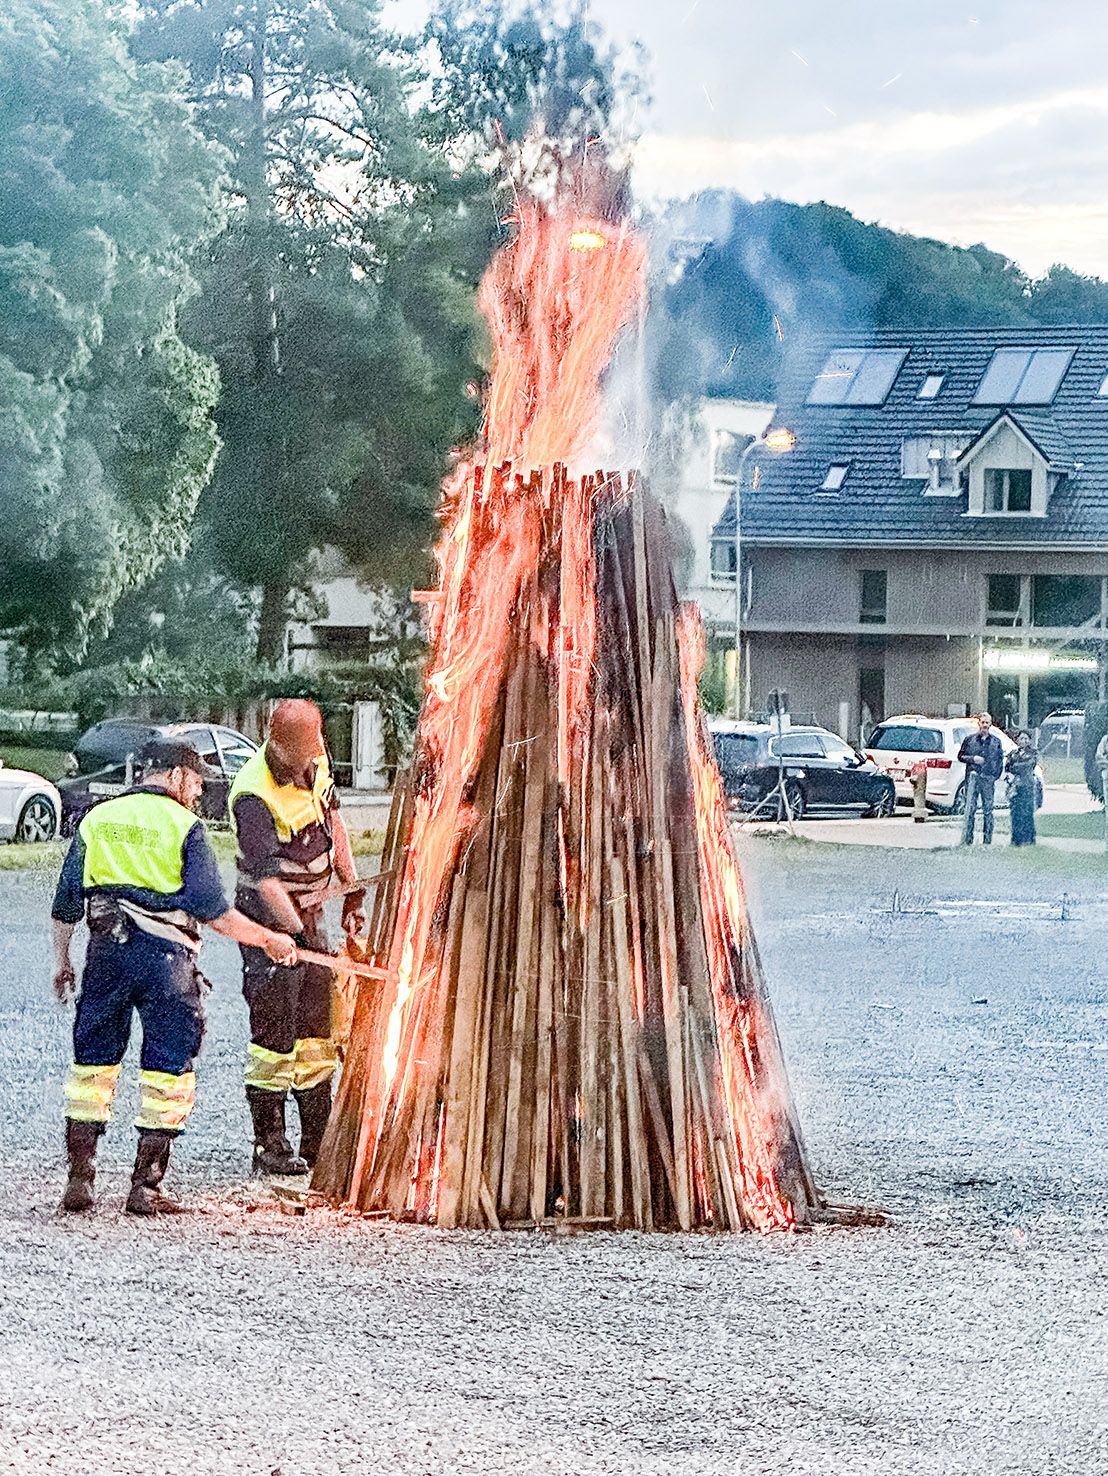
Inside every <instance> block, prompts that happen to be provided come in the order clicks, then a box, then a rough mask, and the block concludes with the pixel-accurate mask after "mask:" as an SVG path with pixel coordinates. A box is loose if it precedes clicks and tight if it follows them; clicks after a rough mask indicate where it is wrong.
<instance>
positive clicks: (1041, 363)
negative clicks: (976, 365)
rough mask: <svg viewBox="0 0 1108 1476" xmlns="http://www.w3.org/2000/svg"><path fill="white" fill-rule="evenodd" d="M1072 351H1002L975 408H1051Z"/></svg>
mask: <svg viewBox="0 0 1108 1476" xmlns="http://www.w3.org/2000/svg"><path fill="white" fill-rule="evenodd" d="M1073 355H1074V350H1073V349H1071V348H1048V349H1031V348H1002V349H997V350H996V351H995V353H994V354H993V356H992V358H991V359H990V360H989V367H988V368H987V369H986V370H985V373H984V374H983V375H982V378H981V383H980V384H979V385H978V386H977V393H976V394H975V395H974V397H973V403H974V404H975V405H1049V404H1050V403H1051V401H1052V400H1053V399H1054V396H1055V395H1056V394H1057V393H1058V386H1059V385H1060V384H1061V383H1062V376H1063V375H1064V374H1065V372H1066V370H1067V369H1068V368H1069V365H1070V360H1071V359H1072V358H1073Z"/></svg>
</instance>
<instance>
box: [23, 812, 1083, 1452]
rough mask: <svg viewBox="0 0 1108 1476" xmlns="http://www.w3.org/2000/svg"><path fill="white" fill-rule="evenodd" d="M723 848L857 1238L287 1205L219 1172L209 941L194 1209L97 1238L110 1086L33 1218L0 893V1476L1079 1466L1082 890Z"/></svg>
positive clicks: (36, 958) (39, 1125) (231, 1126)
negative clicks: (635, 1230) (299, 1209)
mask: <svg viewBox="0 0 1108 1476" xmlns="http://www.w3.org/2000/svg"><path fill="white" fill-rule="evenodd" d="M742 844H743V854H744V863H745V867H746V872H747V876H748V882H749V886H750V891H751V897H752V904H753V910H754V917H755V921H756V926H757V929H758V934H759V939H760V941H761V944H762V947H763V951H764V955H765V961H766V966H767V970H768V973H769V976H770V980H771V985H772V990H773V995H774V999H775V1003H776V1007H777V1012H778V1018H779V1023H780V1027H781V1032H782V1036H783V1038H784V1042H785V1047H786V1051H787V1054H788V1057H789V1060H790V1065H791V1070H792V1075H793V1081H794V1085H795V1088H796V1092H797V1095H798V1098H799V1103H800V1110H801V1115H802V1120H803V1122H804V1125H805V1129H806V1135H807V1139H808V1144H809V1148H810V1152H811V1155H812V1159H813V1162H814V1164H815V1166H816V1170H817V1173H818V1176H819V1177H820V1179H821V1180H822V1182H823V1183H824V1184H825V1186H826V1187H827V1188H828V1189H829V1191H830V1192H831V1193H832V1194H833V1195H835V1196H837V1197H840V1198H843V1199H851V1200H857V1201H865V1202H871V1203H880V1204H882V1205H884V1206H885V1207H886V1208H888V1209H889V1210H890V1211H891V1212H892V1213H893V1215H894V1223H893V1224H892V1225H891V1226H890V1227H889V1228H888V1229H883V1230H864V1231H858V1230H852V1231H843V1230H839V1231H827V1230H821V1231H819V1232H817V1233H815V1234H811V1235H804V1236H795V1237H771V1238H766V1239H761V1238H757V1237H754V1236H744V1237H734V1238H726V1239H725V1238H713V1237H710V1236H657V1237H644V1236H638V1235H620V1236H616V1235H589V1236H578V1237H575V1238H570V1239H564V1240H553V1239H550V1238H547V1237H545V1236H539V1235H504V1236H491V1235H479V1234H471V1233H466V1234H450V1235H447V1234H442V1233H439V1232H436V1231H434V1230H427V1229H421V1228H417V1227H401V1226H386V1225H382V1224H381V1223H379V1222H367V1221H361V1220H357V1219H351V1218H345V1217H341V1216H336V1215H333V1214H331V1213H329V1212H324V1211H318V1212H313V1213H311V1214H309V1215H307V1216H305V1217H302V1218H295V1217H289V1216H286V1215H282V1214H281V1213H280V1211H279V1210H278V1209H277V1207H276V1206H275V1205H274V1203H273V1202H272V1201H270V1200H269V1199H268V1198H267V1197H266V1195H265V1193H264V1191H262V1190H260V1189H259V1188H258V1187H257V1186H256V1185H252V1184H250V1183H249V1182H248V1181H244V1178H243V1170H244V1166H245V1164H246V1161H247V1149H248V1143H247V1132H246V1120H245V1114H244V1111H243V1109H242V1107H241V1105H240V1089H239V1081H238V1078H239V1069H240V1066H239V1063H240V1053H241V1050H242V1046H243V1043H244V1027H245V1021H244V1012H243V1008H242V1004H241V1000H240V998H239V996H238V992H237V981H236V969H235V954H234V951H233V949H231V948H229V947H227V946H225V945H224V944H223V943H222V941H221V940H214V942H213V943H209V944H207V945H206V953H207V972H208V973H209V974H210V976H211V977H212V979H213V980H214V981H215V986H216V988H215V992H214V995H213V997H212V1000H211V1004H210V1016H211V1020H210V1029H209V1035H208V1040H207V1042H206V1048H205V1054H204V1057H203V1062H202V1082H201V1093H200V1104H199V1107H198V1110H197V1114H196V1117H195V1118H194V1120H193V1125H192V1126H191V1127H190V1130H189V1132H188V1134H187V1137H186V1139H185V1140H184V1141H183V1143H182V1144H181V1148H180V1152H179V1155H178V1159H177V1162H176V1164H175V1184H176V1187H177V1188H178V1189H180V1190H182V1191H184V1192H186V1193H187V1195H188V1197H189V1198H190V1200H191V1203H192V1204H193V1205H194V1207H195V1212H194V1213H193V1214H192V1215H190V1216H188V1217H187V1219H180V1220H163V1221H160V1222H158V1223H156V1224H153V1225H146V1224H142V1223H135V1222H133V1221H130V1220H128V1219H127V1218H126V1217H124V1216H123V1215H122V1214H121V1213H120V1208H121V1203H122V1198H123V1193H124V1188H125V1183H126V1178H127V1171H128V1166H129V1159H130V1154H131V1152H132V1134H131V1130H130V1127H129V1121H130V1118H131V1116H132V1115H133V1114H132V1111H131V1108H132V1106H133V1102H134V1097H135V1071H136V1069H137V1068H136V1066H135V1063H134V1062H133V1061H131V1062H129V1063H128V1066H127V1067H126V1068H125V1071H126V1073H127V1075H126V1077H125V1086H124V1087H123V1089H122V1090H121V1098H120V1103H119V1108H120V1110H119V1111H118V1112H117V1120H116V1122H115V1123H114V1124H113V1127H112V1131H111V1134H110V1137H109V1139H108V1141H107V1144H106V1149H105V1152H104V1153H103V1159H104V1168H103V1172H102V1174H101V1189H102V1195H103V1203H102V1207H101V1209H100V1211H99V1212H98V1214H97V1215H96V1216H95V1217H94V1218H91V1219H88V1220H79V1221H76V1222H74V1220H72V1219H67V1220H63V1219H59V1218H58V1217H57V1216H56V1215H55V1213H54V1205H55V1203H56V1199H57V1195H58V1192H59V1188H60V1182H61V1167H62V1165H61V1153H60V1136H61V1133H60V1126H59V1119H60V1092H61V1083H62V1078H63V1074H64V1070H65V1066H66V1063H67V1057H68V1035H67V1032H68V1020H67V1018H66V1017H65V1016H64V1015H63V1014H62V1013H61V1012H60V1011H58V1010H57V1009H56V1008H55V1007H54V1006H53V1005H52V1004H51V1003H50V1002H49V999H48V980H49V972H50V970H49V950H48V932H47V925H46V912H47V906H48V892H49V887H48V880H47V879H46V878H42V877H33V876H29V875H20V874H14V875H13V874H4V875H0V969H2V983H0V1018H2V1022H3V1034H2V1041H3V1062H4V1069H3V1071H2V1072H0V1164H2V1165H3V1170H4V1172H3V1176H2V1178H0V1471H16V1472H35V1473H37V1472H59V1473H73V1476H77V1473H85V1472H90V1473H97V1476H99V1473H114V1472H126V1473H129V1476H136V1473H137V1476H161V1473H163V1472H164V1473H171V1472H172V1473H186V1472H187V1473H198V1476H200V1473H220V1476H222V1473H231V1472H234V1473H248V1476H255V1473H256V1476H272V1473H280V1476H330V1473H332V1472H358V1473H376V1472H399V1473H405V1476H407V1473H413V1476H416V1473H434V1476H439V1473H444V1476H445V1473H454V1472H457V1473H471V1472H472V1473H482V1476H485V1473H490V1476H491V1473H501V1472H519V1473H528V1476H529V1473H557V1476H562V1473H565V1476H569V1473H582V1476H584V1473H598V1472H612V1473H615V1472H618V1473H621V1476H627V1473H630V1476H639V1473H642V1476H648V1473H650V1476H652V1473H662V1472H666V1473H669V1472H690V1473H693V1472H695V1473H712V1476H716V1473H719V1476H723V1473H727V1476H731V1473H734V1476H763V1473H764V1476H809V1473H811V1476H816V1473H820V1476H827V1473H832V1476H839V1473H842V1476H870V1473H873V1476H931V1473H936V1476H963V1473H965V1476H970V1473H972V1476H978V1473H980V1476H986V1473H988V1476H1009V1473H1010V1476H1016V1473H1019V1476H1040V1473H1041V1476H1047V1473H1050V1476H1071V1473H1072V1476H1101V1473H1105V1472H1108V1424H1106V1416H1105V1410H1106V1408H1108V1351H1106V1343H1108V1336H1106V1335H1108V1318H1106V1305H1108V1295H1106V1293H1105V1286H1104V1250H1105V1238H1104V1224H1105V1217H1106V1211H1108V1094H1106V1092H1105V1084H1106V1078H1108V1072H1106V1070H1105V1067H1106V1064H1108V1051H1106V1044H1108V1030H1106V1025H1108V987H1106V985H1105V982H1104V967H1103V962H1102V960H1103V954H1104V940H1105V936H1106V929H1108V875H1106V873H1105V872H1104V869H1103V866H1102V863H1101V862H1100V861H1099V860H1095V861H1094V860H1093V859H1091V858H1079V861H1080V864H1079V865H1078V864H1077V863H1074V867H1073V869H1072V870H1071V869H1064V868H1063V867H1062V866H1061V865H1060V864H1059V858H1058V857H1054V858H1053V864H1048V863H1047V862H1046V861H1045V860H1044V858H1043V857H1042V856H1041V855H1040V856H1033V857H1021V856H1019V855H1016V854H1013V853H1012V852H1011V851H1009V850H1008V849H1007V848H1003V849H1001V848H997V849H996V850H994V852H993V853H992V854H983V853H981V852H980V851H977V852H974V853H973V854H972V855H963V854H960V853H959V854H956V855H946V854H928V853H915V852H898V853H889V852H882V851H870V850H863V849H861V848H851V849H850V850H846V849H839V848H837V847H826V846H814V845H806V844H804V843H803V842H801V843H795V842H784V841H781V842H772V841H759V840H752V839H747V840H744V841H743V843H742ZM894 888H895V889H897V890H898V891H899V904H898V905H899V906H900V907H901V908H903V909H907V910H906V911H899V912H893V911H891V910H890V908H891V904H892V900H893V891H894ZM1063 893H1066V899H1065V905H1064V909H1063ZM1063 911H1064V920H1063ZM978 1000H983V1001H986V1002H985V1003H975V1001H978Z"/></svg>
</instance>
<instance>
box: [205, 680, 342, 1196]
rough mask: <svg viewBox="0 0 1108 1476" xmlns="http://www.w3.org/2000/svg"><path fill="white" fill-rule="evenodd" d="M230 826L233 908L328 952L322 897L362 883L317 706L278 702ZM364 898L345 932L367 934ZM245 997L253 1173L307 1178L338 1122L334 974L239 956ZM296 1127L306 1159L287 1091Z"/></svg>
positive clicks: (261, 956) (233, 800)
mask: <svg viewBox="0 0 1108 1476" xmlns="http://www.w3.org/2000/svg"><path fill="white" fill-rule="evenodd" d="M230 811H231V823H232V825H233V826H234V830H235V835H236V837H237V840H238V869H239V871H238V890H237V893H236V898H235V900H236V904H237V906H238V907H239V908H240V909H241V911H243V912H244V913H245V914H246V915H247V916H248V917H251V918H254V919H255V920H256V921H257V922H259V923H263V924H265V925H266V926H267V927H273V928H279V929H280V930H282V931H283V932H288V933H291V934H292V935H293V936H294V938H295V939H296V941H297V942H298V943H299V945H300V946H301V947H303V948H312V949H316V950H322V951H326V949H327V940H326V937H325V935H324V931H323V918H322V907H321V905H320V904H319V902H318V901H317V900H315V899H317V898H319V897H320V895H321V894H322V893H324V892H326V891H328V890H329V889H330V888H331V887H332V886H333V885H334V884H335V882H336V880H337V882H338V883H341V884H343V885H346V886H352V884H353V883H354V882H355V879H356V877H355V870H354V858H353V854H352V852H351V849H350V838H349V836H348V834H347V831H346V826H345V824H344V822H343V819H342V816H341V815H340V814H339V809H338V798H337V796H336V794H335V786H334V782H333V780H332V777H331V765H330V761H329V759H328V756H327V750H326V745H325V742H324V737H323V720H322V718H321V716H320V712H319V708H318V707H316V705H315V704H314V703H313V702H306V701H303V700H299V699H289V700H286V701H284V702H281V703H279V704H278V706H277V708H276V709H275V711H274V713H273V717H272V719H271V721H270V726H269V733H268V737H267V740H266V743H265V745H264V746H263V747H262V748H261V749H259V751H258V752H257V753H256V754H254V756H253V757H252V758H251V759H249V760H248V761H247V763H246V764H244V766H243V767H242V769H241V770H240V771H239V773H238V774H237V775H236V777H235V782H234V784H233V785H232V786H231V796H230ZM363 897H364V892H354V891H352V892H350V893H349V894H348V895H347V897H346V899H345V904H344V907H343V927H344V928H345V930H346V932H347V933H348V934H350V935H351V936H353V935H354V934H356V933H357V932H359V931H360V930H361V928H362V926H363V923H364V918H363V915H362V901H363ZM242 962H243V994H244V995H245V997H246V1002H247V1005H248V1007H249V1010H250V1044H249V1046H248V1048H247V1054H246V1070H245V1073H244V1076H245V1085H246V1099H247V1102H248V1103H249V1106H250V1116H251V1121H252V1123H253V1128H254V1171H255V1172H256V1173H265V1174H305V1173H307V1172H308V1171H309V1170H310V1169H311V1168H312V1167H313V1165H314V1164H315V1160H316V1156H317V1154H318V1153H319V1145H320V1141H321V1140H322V1137H323V1131H324V1129H325V1128H326V1126H327V1119H328V1116H329V1115H330V1112H331V1083H332V1078H333V1077H334V1074H335V1067H336V1065H337V1063H338V1056H337V1052H336V1049H335V1045H334V1041H333V1040H332V1036H331V982H332V976H331V972H330V970H329V969H326V968H321V967H319V965H316V964H305V963H298V964H296V965H295V966H294V967H291V968H289V967H287V966H285V965H282V964H278V963H275V962H274V961H273V959H272V957H270V956H269V955H267V954H266V953H265V952H264V951H263V950H262V949H259V948H255V947H250V946H244V947H243V949H242ZM290 1091H291V1092H292V1094H293V1097H294V1098H295V1101H296V1105H297V1109H298V1112H299V1117H300V1144H299V1151H298V1152H296V1153H294V1152H293V1150H292V1145H291V1144H290V1142H289V1139H288V1137H287V1136H286V1130H285V1105H286V1101H287V1098H288V1094H289V1092H290Z"/></svg>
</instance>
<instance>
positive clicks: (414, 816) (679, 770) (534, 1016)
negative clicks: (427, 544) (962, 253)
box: [314, 194, 819, 1230]
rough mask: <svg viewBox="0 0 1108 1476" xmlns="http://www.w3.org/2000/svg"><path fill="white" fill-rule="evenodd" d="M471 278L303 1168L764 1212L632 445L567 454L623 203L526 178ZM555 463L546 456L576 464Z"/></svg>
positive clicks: (678, 622) (788, 1175) (677, 615)
mask: <svg viewBox="0 0 1108 1476" xmlns="http://www.w3.org/2000/svg"><path fill="white" fill-rule="evenodd" d="M513 225H514V233H513V239H512V241H511V242H510V244H508V245H507V246H505V247H504V248H503V249H502V250H501V251H500V253H499V254H498V256H497V257H496V258H495V260H494V261H493V263H492V265H491V267H490V269H489V271H488V273H487V275H486V278H485V280H484V283H483V285H482V288H481V304H482V308H483V310H484V312H485V314H486V316H487V318H488V321H489V324H490V326H491V329H492V337H493V343H494V349H495V360H494V365H493V374H492V380H491V386H490V390H489V395H488V402H487V408H486V415H485V424H484V433H483V451H482V454H481V455H480V456H479V457H478V456H474V457H473V459H471V460H469V461H466V462H465V463H464V464H462V465H460V466H459V467H458V468H457V470H456V473H455V474H454V475H453V476H452V477H451V479H450V480H449V482H448V483H447V485H446V488H445V493H444V498H443V504H442V509H441V517H442V520H443V522H444V525H445V527H444V533H443V536H442V539H441V542H440V544H439V548H438V561H439V566H440V575H441V581H440V588H439V589H438V590H437V591H436V592H435V593H434V594H433V595H432V596H430V597H429V624H430V636H431V642H432V651H433V654H432V658H431V662H430V666H429V670H428V673H427V686H426V697H425V701H424V706H423V712H422V716H421V718H420V725H419V737H418V745H417V757H416V761H415V764H414V766H413V769H412V772H411V774H410V775H409V778H408V781H407V783H406V785H404V786H403V787H402V788H401V790H400V792H399V794H398V797H397V801H396V803H395V805H394V813H393V819H392V822H391V823H390V829H389V837H388V842H387V847H386V856H385V858H384V860H383V871H384V873H385V874H386V877H387V878H388V879H387V880H386V882H385V883H384V884H383V885H381V886H380V887H378V889H377V896H376V907H375V910H374V916H373V923H372V927H371V933H370V945H369V951H370V955H371V959H372V961H373V962H374V963H376V964H378V965H380V966H382V967H383V968H384V970H385V973H386V978H385V981H384V982H383V983H382V984H380V985H374V986H369V985H365V986H363V987H362V989H361V992H360V993H359V995H358V997H357V1002H356V1006H355V1010H354V1017H353V1024H352V1028H351V1033H350V1039H349V1043H348V1046H347V1050H346V1058H345V1065H344V1070H343V1077H342V1083H341V1087H340V1091H339V1096H338V1100H337V1103H336V1108H335V1112H334V1114H333V1117H332V1121H331V1126H330V1128H329V1130H328V1135H327V1138H326V1140H325V1143H324V1149H323V1153H322V1156H321V1159H320V1163H319V1166H318V1168H317V1171H316V1175H315V1180H314V1188H315V1189H317V1190H318V1191H319V1192H321V1193H322V1194H324V1195H325V1196H326V1197H327V1198H329V1199H331V1200H332V1201H334V1202H337V1203H348V1204H352V1205H355V1206H357V1207H359V1208H361V1209H365V1210H379V1211H385V1212H388V1213H389V1214H392V1215H395V1216H397V1217H400V1218H416V1219H419V1220H424V1221H430V1222H433V1223H436V1224H438V1225H441V1226H446V1227H450V1226H457V1225H472V1226H484V1225H488V1226H492V1227H503V1226H508V1225H514V1224H528V1223H538V1222H542V1221H544V1220H549V1219H551V1218H553V1219H554V1220H555V1221H558V1220H559V1219H561V1220H564V1221H566V1222H576V1223H578V1224H587V1223H595V1224H611V1225H619V1226H638V1227H641V1228H681V1229H689V1228H692V1227H696V1226H714V1227H717V1228H725V1229H732V1230H738V1229H740V1228H746V1227H755V1228H758V1229H761V1230H770V1229H786V1228H789V1227H790V1226H792V1225H794V1224H797V1223H802V1222H804V1221H806V1220H808V1219H809V1218H810V1217H811V1215H812V1212H813V1209H814V1207H815V1206H816V1205H817V1204H818V1202H819V1201H818V1197H817V1195H816V1193H815V1190H814V1188H813V1185H812V1183H811V1179H810V1176H809V1173H808V1170H807V1167H806V1164H805V1160H804V1155H803V1150H802V1146H801V1141H800V1135H799V1131H798V1129H797V1126H796V1121H795V1117H794V1113H793V1110H792V1105H791V1100H790V1096H789V1091H788V1086H787V1081H786V1077H785V1072H784V1067H783V1063H782V1058H781V1051H780V1046H779V1043H778V1040H777V1035H776V1032H775V1029H774V1025H773V1020H772V1016H771V1013H770V1008H769V1004H768V1001H767V998H766V995H765V992H764V989H763V987H762V982H761V973H760V969H759V965H758V958H757V951H756V949H755V945H754V940H753V937H752V935H751V932H750V925H749V921H748V919H747V915H746V910H745V906H744V901H743V892H742V885H741V881H740V877H739V872H738V868H737V866H736V862H735V859H734V855H733V853H732V849H731V844H730V838H729V835H728V830H727V823H726V815H725V810H724V803H723V798H722V794H721V790H720V783H719V776H718V773H717V771H716V768H715V764H714V761H713V759H712V752H711V747H710V744H709V742H708V739H707V736H706V732H705V727H704V721H703V718H702V715H701V712H700V709H699V706H698V699H697V676H698V672H699V668H700V664H701V659H702V654H703V653H702V645H701V637H700V628H699V622H698V619H697V617H696V613H695V611H694V610H692V609H690V608H688V607H683V606H681V605H680V604H679V603H678V601H677V598H676V594H675V590H674V584H673V577H672V573H671V566H670V559H669V551H668V544H667V538H666V530H665V521H664V516H663V514H662V511H661V509H660V507H659V506H658V504H657V503H656V502H655V501H654V500H653V499H651V498H650V496H649V495H648V494H647V493H646V491H645V490H644V488H643V487H642V485H641V483H640V481H639V479H638V478H637V476H636V475H635V474H627V475H623V474H619V473H603V472H592V471H585V470H582V469H580V468H579V467H578V466H577V461H578V458H579V457H580V456H581V454H582V452H583V450H584V448H586V447H587V445H588V443H589V440H590V437H591V436H592V434H593V432H594V430H595V427H596V424H597V421H598V418H599V411H600V403H601V390H600V379H601V375H602V373H603V371H604V369H605V367H606V366H607V364H608V362H609V360H610V357H611V354H612V351H613V347H614V344H615V341H616V338H617V336H618V334H619V332H620V330H621V328H622V327H623V326H624V325H625V323H626V322H627V321H628V319H629V317H630V315H631V313H632V312H633V310H634V309H635V307H636V305H637V304H638V302H639V301H640V298H641V295H642V293H643V290H644V275H645V252H644V248H643V245H642V243H641V241H640V240H639V239H638V238H637V237H636V236H635V234H634V233H633V232H632V231H631V229H630V228H629V226H628V225H627V223H626V222H625V221H621V220H615V221H613V220H609V219H606V218H604V212H603V211H602V210H600V209H598V208H597V207H596V206H595V205H594V206H593V208H591V209H590V208H587V206H586V205H585V204H583V202H582V197H581V196H580V194H578V197H577V198H576V199H575V201H574V202H573V203H571V204H561V205H559V206H557V207H547V206H544V205H541V204H538V203H521V204H520V205H519V207H518V211H517V215H516V218H515V220H514V222H513ZM567 468H568V470H567Z"/></svg>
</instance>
